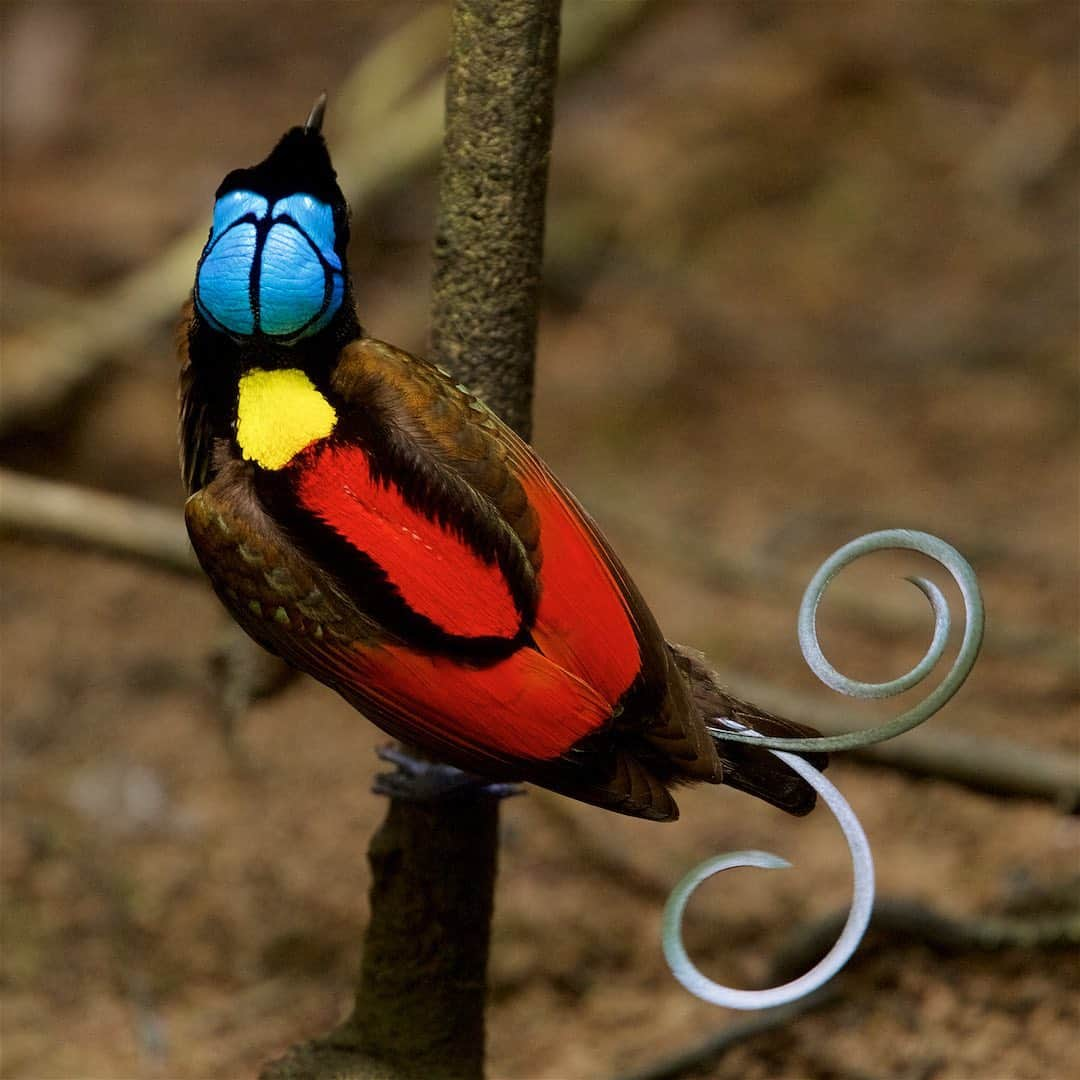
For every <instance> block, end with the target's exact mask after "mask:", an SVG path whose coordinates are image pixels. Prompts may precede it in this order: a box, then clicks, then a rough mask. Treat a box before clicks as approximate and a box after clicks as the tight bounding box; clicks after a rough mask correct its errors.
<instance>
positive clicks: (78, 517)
mask: <svg viewBox="0 0 1080 1080" xmlns="http://www.w3.org/2000/svg"><path fill="white" fill-rule="evenodd" d="M0 529H2V530H3V531H5V532H11V533H15V534H29V535H31V536H39V537H44V538H46V539H48V540H58V541H61V542H63V543H67V544H72V543H74V544H76V545H78V546H80V547H89V548H94V549H96V550H99V551H105V552H108V553H110V554H113V555H121V556H123V557H124V558H128V559H137V560H138V561H139V562H144V563H148V564H150V565H151V566H155V567H157V568H158V569H162V570H168V571H170V572H172V573H174V574H185V575H194V574H198V573H199V565H198V563H197V562H196V561H195V553H194V552H193V551H192V550H191V545H190V543H188V538H187V533H186V532H185V530H184V524H183V520H182V517H181V515H180V512H179V510H178V509H177V510H168V509H166V508H164V507H157V506H152V505H151V504H149V503H146V502H143V501H141V500H138V499H127V498H124V497H123V496H120V495H106V494H105V493H103V492H100V491H91V490H89V489H88V488H83V487H76V486H75V485H73V484H61V483H57V482H56V481H54V480H39V479H37V478H35V477H31V476H26V475H25V474H21V473H17V472H13V471H12V470H11V469H0Z"/></svg>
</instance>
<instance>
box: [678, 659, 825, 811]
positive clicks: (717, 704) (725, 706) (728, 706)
mask: <svg viewBox="0 0 1080 1080" xmlns="http://www.w3.org/2000/svg"><path fill="white" fill-rule="evenodd" d="M668 648H670V649H671V652H672V656H673V657H674V660H675V664H676V666H677V667H678V668H679V670H680V671H681V672H682V674H683V676H684V677H685V678H686V680H687V682H688V683H689V685H690V694H691V698H692V700H693V703H694V706H695V707H696V708H697V710H698V714H699V715H700V717H701V719H702V720H703V721H704V722H705V724H706V725H707V726H709V727H717V726H720V722H721V720H723V719H729V720H732V721H734V722H735V723H736V724H739V725H741V726H743V727H747V728H749V729H750V730H751V731H756V732H758V733H759V734H761V735H775V736H779V737H781V738H785V739H792V738H813V737H816V736H817V735H819V734H820V732H817V731H815V730H814V729H813V728H811V727H807V726H806V725H805V724H796V723H794V722H793V721H791V720H785V719H783V718H782V717H779V716H774V715H773V714H772V713H768V712H765V710H764V709H759V708H758V707H757V706H756V705H751V704H750V703H749V702H747V701H742V700H741V699H739V698H737V697H734V696H733V695H731V694H729V693H728V692H727V691H726V690H725V689H724V688H723V687H722V686H721V685H720V683H719V681H718V678H717V675H716V674H715V672H713V670H712V669H711V668H710V667H709V665H708V664H707V663H706V661H705V658H704V656H702V655H701V653H699V652H697V651H695V650H693V649H688V648H686V647H685V646H682V645H671V644H669V646H668ZM714 742H715V743H716V749H717V753H718V754H719V756H720V764H721V765H722V766H723V775H722V777H721V780H720V782H721V783H723V784H728V785H729V786H731V787H733V788H738V789H739V790H740V791H745V792H747V793H748V794H750V795H756V796H757V797H758V798H759V799H764V800H765V802H767V803H771V804H772V805H773V806H776V807H779V808H780V809H781V810H786V811H787V812H788V813H789V814H796V815H799V816H801V815H803V814H808V813H810V811H811V810H813V809H814V804H815V802H816V801H817V796H816V795H815V793H814V789H813V788H812V787H810V785H809V784H807V783H806V781H805V780H803V779H802V778H801V777H799V776H798V775H797V774H796V773H795V772H794V771H793V770H791V769H789V768H788V767H787V766H786V765H785V764H784V763H783V762H782V761H781V760H780V759H779V758H777V757H776V756H775V755H773V754H771V753H770V752H769V751H768V750H766V749H765V748H764V747H757V746H751V745H749V744H747V743H738V742H729V741H727V740H723V739H719V738H716V737H715V736H714ZM800 756H801V757H804V758H806V760H807V761H809V762H810V763H811V764H812V765H813V766H814V767H815V768H818V769H824V768H825V765H826V763H827V762H828V755H827V754H821V753H816V754H802V755H800Z"/></svg>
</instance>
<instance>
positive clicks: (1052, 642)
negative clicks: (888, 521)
mask: <svg viewBox="0 0 1080 1080" xmlns="http://www.w3.org/2000/svg"><path fill="white" fill-rule="evenodd" d="M622 496H623V493H622V492H619V491H614V492H611V491H609V492H607V493H603V492H600V493H597V495H596V496H594V497H591V498H590V499H589V505H590V509H591V511H592V512H593V514H594V515H595V516H596V517H597V518H598V519H599V520H600V522H601V524H607V525H608V526H609V527H610V526H614V527H617V528H618V529H619V530H620V531H621V532H622V533H623V535H625V536H626V537H628V538H632V540H633V542H634V543H636V544H637V545H638V547H639V548H640V549H641V550H643V551H646V552H648V554H649V555H650V556H651V557H655V558H657V559H661V558H662V559H664V560H666V561H668V562H669V563H674V564H676V565H678V566H680V567H683V568H685V572H686V573H687V575H688V576H690V577H691V578H692V579H693V580H694V581H695V582H697V583H698V584H699V585H705V586H712V587H713V588H716V589H719V590H722V591H724V592H730V593H737V594H751V595H758V594H760V593H761V591H762V590H763V589H767V590H770V591H771V592H773V593H780V592H783V593H786V594H790V595H791V596H801V595H802V591H803V589H804V588H805V586H806V581H807V580H808V578H809V574H807V577H806V578H800V577H798V576H797V575H796V574H795V572H794V571H792V570H791V569H789V565H790V564H789V563H788V562H787V561H785V560H782V559H778V558H770V557H763V556H761V555H760V554H757V553H753V552H745V551H743V552H730V551H728V550H727V549H722V548H720V547H718V545H717V544H716V542H715V538H714V537H712V536H711V535H710V534H708V533H703V532H702V531H701V530H700V529H695V528H692V527H687V528H680V527H679V523H678V522H677V521H664V520H663V519H661V518H657V517H656V516H655V515H654V516H652V517H651V518H640V519H639V518H637V517H634V518H630V517H628V516H627V512H626V507H627V506H632V505H634V499H633V498H632V497H629V496H628V497H626V498H623V497H622ZM961 547H964V545H963V544H961ZM829 605H830V607H832V608H833V609H834V610H836V611H838V612H842V613H843V615H844V617H845V618H847V619H850V620H851V622H852V623H853V624H854V625H856V626H859V627H862V628H865V629H866V630H870V631H874V632H881V631H882V630H883V629H885V628H888V630H889V631H890V632H892V633H896V632H898V631H900V632H905V633H906V632H909V631H910V632H913V633H925V631H926V628H927V626H928V625H929V623H928V622H927V619H926V615H925V613H924V612H922V611H918V610H916V609H914V608H912V607H910V606H909V605H907V604H905V603H903V602H902V601H894V600H891V599H889V598H888V597H887V596H880V595H878V594H874V595H873V596H868V595H867V594H866V593H865V592H863V591H862V590H860V589H858V588H855V587H852V586H849V585H847V584H846V583H845V582H844V580H843V578H837V579H836V581H834V582H833V584H832V586H831V591H830V592H829ZM982 652H983V654H984V655H989V654H997V655H1001V654H1009V655H1016V654H1020V655H1022V656H1024V657H1029V656H1030V657H1031V658H1032V659H1038V660H1040V661H1043V662H1046V663H1048V664H1051V665H1054V666H1056V667H1061V668H1066V669H1068V670H1069V671H1070V672H1071V671H1074V670H1075V669H1076V640H1075V635H1066V634H1061V633H1058V632H1057V631H1055V630H1049V629H1046V628H1044V627H1041V626H1027V625H1023V624H1020V623H1009V622H1002V621H1001V620H1000V619H995V620H994V621H993V624H992V626H991V627H990V629H989V630H988V631H987V634H986V638H985V640H984V641H983V645H982Z"/></svg>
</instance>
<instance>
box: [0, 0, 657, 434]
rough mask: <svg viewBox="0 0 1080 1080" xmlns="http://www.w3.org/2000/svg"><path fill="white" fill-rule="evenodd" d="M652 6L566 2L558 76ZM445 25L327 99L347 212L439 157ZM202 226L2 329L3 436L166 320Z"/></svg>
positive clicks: (378, 59)
mask: <svg viewBox="0 0 1080 1080" xmlns="http://www.w3.org/2000/svg"><path fill="white" fill-rule="evenodd" d="M649 6H650V4H649V2H648V0H622V2H620V3H617V4H594V3H588V2H584V0H579V2H575V3H570V4H568V5H567V12H566V27H565V31H564V37H565V45H564V47H563V50H562V54H561V57H560V64H561V67H562V70H563V72H564V74H570V73H572V72H574V71H577V70H579V69H580V68H581V67H583V66H585V65H586V64H588V63H590V62H591V61H593V60H595V59H596V58H597V57H598V56H600V55H602V53H603V51H604V50H605V49H606V48H609V47H610V46H611V45H612V44H613V43H614V42H616V41H617V40H618V39H619V38H620V36H621V35H622V34H623V33H626V32H628V31H630V30H631V29H633V28H634V27H635V26H636V25H637V24H638V22H639V21H640V19H641V18H642V16H643V15H644V14H645V12H646V10H647V9H648V8H649ZM446 23H447V14H446V8H445V6H444V5H441V4H436V5H432V6H431V7H427V8H424V9H423V10H422V11H421V12H420V14H419V15H416V16H414V17H413V18H412V19H411V20H409V22H407V23H406V24H405V25H404V26H403V27H402V28H401V29H399V30H398V31H396V32H395V33H393V34H391V35H390V36H389V37H387V38H386V39H385V40H383V41H382V42H381V43H380V44H379V46H378V47H377V48H375V49H374V50H373V51H372V52H371V53H369V54H368V55H367V56H365V57H364V59H363V60H361V61H360V62H359V63H358V64H357V65H356V67H355V68H354V69H353V71H352V73H351V74H350V75H349V76H347V77H346V79H345V81H344V83H343V84H342V87H341V90H340V96H339V97H335V98H334V99H333V101H334V108H333V110H332V112H331V122H330V124H329V128H330V136H331V139H332V141H333V146H334V161H335V163H336V167H337V170H338V174H339V177H340V179H341V183H342V189H343V191H344V192H345V196H346V198H347V199H348V201H349V203H350V204H351V206H352V210H353V214H354V216H359V215H360V214H361V213H363V210H364V207H365V206H366V205H367V204H369V203H370V202H371V201H372V200H373V199H374V198H375V197H376V196H377V195H379V194H381V193H382V192H384V191H386V190H388V189H390V188H393V187H394V186H396V185H399V184H401V183H403V182H404V180H405V179H406V178H407V177H409V176H411V175H413V174H415V173H416V172H417V171H419V170H420V169H422V168H424V167H425V166H427V165H430V164H432V163H434V161H435V159H436V157H437V154H438V150H439V146H440V142H441V139H442V118H443V102H444V98H445V85H444V80H443V78H442V77H441V76H436V77H434V78H432V68H433V66H434V65H436V64H437V63H438V62H439V61H440V59H441V58H442V57H443V55H444V54H445V47H446ZM335 116H337V117H341V119H340V120H338V121H335V120H334V117H335ZM335 126H337V130H336V131H335ZM206 230H207V224H206V222H200V223H199V224H198V225H195V226H193V227H192V228H191V229H189V230H188V231H187V232H185V233H184V234H183V235H182V236H181V237H179V238H178V239H177V240H175V241H173V243H172V244H171V245H170V246H169V247H168V248H167V249H166V250H165V251H164V252H162V253H161V254H160V255H158V256H156V257H155V258H153V259H151V260H150V261H149V262H147V263H146V264H145V265H143V266H141V267H140V268H139V269H137V270H135V271H134V272H133V273H131V274H130V275H128V276H127V277H125V278H123V279H122V280H121V281H119V282H117V283H116V284H114V285H110V286H107V287H106V288H104V289H102V290H100V291H99V292H98V293H96V294H95V295H94V296H92V297H91V298H90V299H71V300H63V301H60V300H59V298H58V299H57V302H56V304H55V307H54V309H53V310H54V311H60V312H62V313H63V314H62V315H60V317H59V318H56V319H54V320H53V321H50V322H47V323H41V324H38V325H36V326H33V327H31V328H29V329H27V330H24V331H20V332H18V333H12V334H9V335H8V338H7V341H6V342H5V345H4V361H5V362H4V394H3V398H2V399H0V436H5V435H8V434H10V433H11V432H12V431H15V430H17V429H18V428H19V427H20V426H25V425H28V424H30V425H32V424H36V423H43V422H44V421H45V420H46V419H47V418H48V417H50V416H51V415H53V414H54V413H55V411H56V410H57V409H58V407H59V406H60V405H61V404H62V403H63V402H64V401H66V400H68V398H69V397H70V396H71V394H72V393H74V392H75V391H76V390H77V389H78V388H79V387H80V386H82V385H83V384H84V383H86V382H87V381H88V380H89V379H91V378H92V377H93V376H94V375H95V374H97V372H98V371H99V370H100V369H101V368H102V367H103V366H104V364H105V363H106V361H107V360H108V359H109V358H110V357H111V356H113V355H115V354H117V353H119V352H122V351H123V350H125V349H130V348H132V347H133V346H135V345H138V344H139V343H140V342H142V341H143V340H144V339H145V338H147V337H148V336H149V335H150V334H151V333H153V332H154V331H155V330H157V329H158V328H159V327H160V326H162V325H164V324H166V323H168V322H170V321H171V320H172V319H174V318H175V317H176V312H177V311H178V310H179V308H180V304H181V302H182V301H183V298H184V297H185V296H186V295H187V293H188V291H189V290H190V288H191V280H192V269H191V268H192V267H193V266H194V265H195V263H196V262H197V261H198V258H199V254H200V252H201V251H202V248H203V245H204V244H205V243H206Z"/></svg>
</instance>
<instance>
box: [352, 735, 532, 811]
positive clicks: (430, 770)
mask: <svg viewBox="0 0 1080 1080" xmlns="http://www.w3.org/2000/svg"><path fill="white" fill-rule="evenodd" d="M375 753H376V755H377V756H378V758H379V760H380V761H387V762H389V763H390V764H391V765H395V766H397V768H396V769H395V770H394V771H393V772H383V773H377V774H376V776H375V783H374V784H373V785H372V790H373V791H374V792H375V794H376V795H386V796H388V797H390V798H394V799H405V800H406V801H408V802H436V801H438V800H439V799H451V798H462V797H469V796H474V795H489V796H492V797H493V798H496V799H508V798H510V797H511V796H512V795H524V794H525V789H524V788H523V787H522V786H521V785H520V784H511V783H493V782H492V781H490V780H487V779H485V778H484V777H482V776H477V775H476V774H475V773H469V772H465V771H464V770H463V769H458V768H456V767H455V766H453V765H444V764H442V763H441V762H438V761H425V760H424V759H422V758H417V757H413V755H412V754H410V753H408V751H406V750H403V749H401V747H399V746H380V747H379V748H378V749H377V750H376V751H375Z"/></svg>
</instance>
